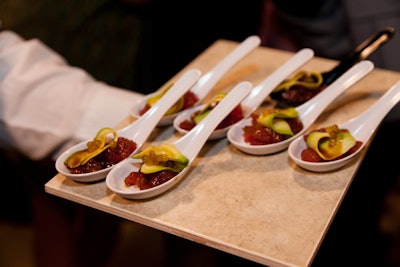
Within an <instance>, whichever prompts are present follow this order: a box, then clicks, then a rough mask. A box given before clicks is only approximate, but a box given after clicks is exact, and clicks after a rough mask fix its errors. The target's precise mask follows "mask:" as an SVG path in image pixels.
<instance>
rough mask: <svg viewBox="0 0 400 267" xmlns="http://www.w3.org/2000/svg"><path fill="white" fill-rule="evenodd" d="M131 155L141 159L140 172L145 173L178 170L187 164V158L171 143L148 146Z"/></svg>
mask: <svg viewBox="0 0 400 267" xmlns="http://www.w3.org/2000/svg"><path fill="white" fill-rule="evenodd" d="M131 157H132V158H134V159H142V160H143V164H142V166H141V167H140V172H142V173H145V174H148V173H154V172H159V171H162V170H171V171H174V172H180V171H181V170H183V169H184V168H185V167H186V166H187V165H188V164H189V160H188V159H187V158H186V157H185V155H183V154H182V153H181V152H180V151H179V150H178V149H177V148H176V147H175V146H174V145H173V144H161V145H160V146H159V147H157V146H150V147H148V148H146V149H145V150H143V151H142V152H140V153H138V154H136V155H133V156H131Z"/></svg>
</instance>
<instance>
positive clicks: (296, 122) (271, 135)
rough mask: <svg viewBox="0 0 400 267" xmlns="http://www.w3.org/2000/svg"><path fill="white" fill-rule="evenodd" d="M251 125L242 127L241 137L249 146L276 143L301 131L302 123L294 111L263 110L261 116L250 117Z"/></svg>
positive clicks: (287, 109) (292, 109)
mask: <svg viewBox="0 0 400 267" xmlns="http://www.w3.org/2000/svg"><path fill="white" fill-rule="evenodd" d="M251 118H252V124H251V125H247V126H244V127H243V128H242V130H243V137H244V141H245V142H246V143H250V144H251V145H268V144H273V143H278V142H281V141H283V140H286V139H288V138H289V137H291V136H293V135H295V134H297V133H298V132H300V131H301V130H302V129H303V123H302V122H301V120H300V119H299V117H298V114H297V111H296V109H294V108H292V107H290V108H286V109H264V110H263V111H262V113H261V114H259V115H257V114H255V113H253V114H252V115H251Z"/></svg>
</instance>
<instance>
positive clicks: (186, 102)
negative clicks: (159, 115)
mask: <svg viewBox="0 0 400 267" xmlns="http://www.w3.org/2000/svg"><path fill="white" fill-rule="evenodd" d="M173 85H174V84H173V83H172V84H170V85H169V86H168V87H167V88H165V89H164V90H163V91H162V92H160V93H159V94H156V95H154V96H152V97H149V99H147V101H146V105H145V106H144V107H143V108H142V109H141V110H140V112H139V114H140V115H143V114H144V113H146V111H148V110H149V109H150V108H151V107H152V106H154V105H155V103H157V101H158V100H160V98H161V97H163V96H164V95H165V93H166V92H167V91H168V90H169V89H170V88H171V87H172V86H173ZM198 101H199V98H198V97H197V96H196V95H195V94H194V93H193V92H192V91H190V90H189V91H188V92H186V93H185V94H184V95H183V96H182V97H181V98H179V100H178V101H177V102H176V103H175V104H174V105H173V106H172V107H171V108H170V109H169V110H168V111H167V112H166V113H165V115H171V114H175V113H177V112H179V111H181V110H185V109H188V108H191V107H193V106H194V105H195V104H196V103H197V102H198Z"/></svg>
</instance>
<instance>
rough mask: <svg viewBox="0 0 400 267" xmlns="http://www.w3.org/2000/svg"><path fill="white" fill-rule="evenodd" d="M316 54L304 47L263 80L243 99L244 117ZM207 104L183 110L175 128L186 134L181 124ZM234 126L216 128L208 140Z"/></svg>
mask: <svg viewBox="0 0 400 267" xmlns="http://www.w3.org/2000/svg"><path fill="white" fill-rule="evenodd" d="M313 56H314V51H313V50H311V49H309V48H304V49H302V50H300V51H299V52H297V53H296V54H295V55H294V56H293V57H291V58H290V59H289V60H288V61H286V62H285V63H284V64H283V65H282V66H280V67H279V68H278V69H276V70H275V71H274V72H273V73H272V74H271V75H269V76H268V77H267V78H266V79H265V80H263V81H262V82H261V83H260V84H259V85H257V86H256V87H254V88H253V90H251V93H250V94H249V95H248V96H247V97H246V98H245V99H244V100H243V101H242V103H241V107H242V110H243V117H244V118H247V117H249V116H250V115H251V113H253V112H254V111H255V110H256V109H257V107H259V106H260V105H261V104H262V102H263V101H264V100H265V99H266V97H267V96H268V95H269V94H270V93H271V92H272V90H274V88H275V87H276V86H278V84H279V83H281V82H282V81H283V80H284V79H285V78H286V77H288V76H289V75H291V74H292V73H293V72H295V71H296V70H297V69H298V68H300V67H301V66H303V65H304V64H305V63H307V62H308V61H309V60H310V59H311V58H312V57H313ZM205 106H206V105H200V106H196V107H193V108H190V109H187V110H185V111H183V112H181V113H180V114H179V115H178V116H177V117H176V118H175V119H174V123H173V125H174V127H175V129H176V130H177V131H178V132H179V133H181V134H186V133H187V132H188V131H187V130H185V129H183V128H181V127H180V124H181V123H182V122H183V121H185V120H190V117H191V115H192V114H193V113H195V112H197V111H199V110H202V109H203V108H204V107H205ZM231 127H232V125H231V126H229V127H225V128H223V129H216V130H214V131H213V133H212V134H211V135H210V137H209V139H208V140H215V139H220V138H223V137H225V136H226V133H227V132H228V130H229V129H230V128H231Z"/></svg>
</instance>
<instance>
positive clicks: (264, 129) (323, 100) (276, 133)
mask: <svg viewBox="0 0 400 267" xmlns="http://www.w3.org/2000/svg"><path fill="white" fill-rule="evenodd" d="M373 68H374V65H373V63H372V62H370V61H366V60H364V61H361V62H359V63H357V64H356V65H354V66H353V67H352V68H350V69H349V70H348V71H347V72H346V73H345V74H343V75H342V76H341V77H340V78H338V79H337V80H336V81H335V82H333V83H332V84H331V85H330V86H329V88H327V90H324V91H322V92H321V93H320V94H318V95H317V96H315V97H314V98H312V99H310V100H309V101H307V102H306V103H304V104H302V105H300V106H298V107H296V108H294V107H289V108H284V109H269V108H267V109H264V110H263V111H262V112H261V114H253V115H252V116H251V117H250V118H247V119H245V120H242V121H240V122H238V123H236V124H235V125H233V126H232V127H231V128H230V129H229V131H228V134H227V137H228V140H229V142H230V143H232V144H233V145H234V146H235V147H236V148H238V149H239V150H241V151H243V152H245V153H248V154H252V155H268V154H273V153H276V152H279V151H282V150H284V149H286V148H287V147H288V146H289V144H290V142H292V141H293V140H294V139H295V138H296V137H297V136H299V135H301V134H302V133H303V132H304V131H306V130H307V128H308V127H310V126H311V124H312V123H313V122H314V121H315V120H316V119H317V118H318V116H319V115H320V114H321V113H322V112H323V111H324V109H325V108H326V107H327V106H328V105H329V104H330V103H331V102H332V101H333V100H335V98H337V97H338V96H339V95H340V94H342V93H343V92H344V91H345V90H347V89H348V88H349V87H350V86H352V85H353V84H354V83H356V82H357V81H358V80H360V79H361V78H363V77H364V76H365V75H367V74H368V73H369V72H370V71H371V70H372V69H373Z"/></svg>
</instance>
